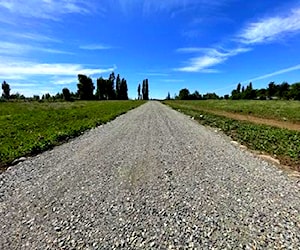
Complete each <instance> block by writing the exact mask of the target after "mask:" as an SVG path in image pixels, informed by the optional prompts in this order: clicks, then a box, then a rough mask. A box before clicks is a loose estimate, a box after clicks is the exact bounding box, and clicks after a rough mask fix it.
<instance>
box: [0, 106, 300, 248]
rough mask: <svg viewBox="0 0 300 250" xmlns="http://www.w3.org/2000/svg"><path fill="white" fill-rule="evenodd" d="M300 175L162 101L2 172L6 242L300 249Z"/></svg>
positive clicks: (0, 207)
mask: <svg viewBox="0 0 300 250" xmlns="http://www.w3.org/2000/svg"><path fill="white" fill-rule="evenodd" d="M299 187H300V186H299V182H298V180H297V179H292V178H289V177H288V176H287V175H286V174H285V173H284V172H282V171H281V170H279V169H277V168H276V167H275V166H272V165H271V164H270V163H267V162H264V161H262V160H261V159H259V158H257V157H256V156H254V155H252V154H251V153H249V152H246V151H244V150H242V149H240V148H239V147H238V146H237V145H234V144H232V143H230V139H229V138H227V137H225V136H224V135H222V134H220V133H216V132H214V131H212V130H211V129H208V128H205V127H203V126H201V125H199V124H197V122H195V121H193V120H192V119H189V118H188V117H187V116H185V115H183V114H181V113H178V112H177V111H174V110H171V109H170V108H168V107H166V106H163V105H162V104H160V103H158V102H148V103H146V104H145V105H143V106H141V107H139V108H137V109H135V110H132V111H129V112H128V113H127V114H125V115H122V116H120V117H118V118H117V119H115V120H114V121H112V122H110V123H108V124H106V125H103V126H100V127H98V128H96V129H93V130H91V131H89V132H87V133H85V134H83V135H82V136H80V137H78V138H76V139H74V140H72V141H70V142H69V143H66V144H64V145H61V146H58V147H56V148H54V149H53V150H51V151H48V152H45V153H43V154H41V155H38V156H36V157H32V158H30V159H28V160H26V161H24V162H21V163H19V164H18V165H16V166H13V167H11V168H9V169H8V170H7V171H6V172H5V173H3V174H1V175H0V228H1V231H0V249H300V191H299Z"/></svg>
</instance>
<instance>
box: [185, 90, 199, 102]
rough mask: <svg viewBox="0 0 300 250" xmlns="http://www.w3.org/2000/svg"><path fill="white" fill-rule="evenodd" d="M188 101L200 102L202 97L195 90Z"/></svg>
mask: <svg viewBox="0 0 300 250" xmlns="http://www.w3.org/2000/svg"><path fill="white" fill-rule="evenodd" d="M188 99H190V100H202V96H201V95H200V93H199V92H198V91H197V90H196V91H195V92H194V93H193V94H191V95H189V97H188Z"/></svg>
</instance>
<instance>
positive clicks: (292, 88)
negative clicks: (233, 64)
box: [166, 82, 300, 100]
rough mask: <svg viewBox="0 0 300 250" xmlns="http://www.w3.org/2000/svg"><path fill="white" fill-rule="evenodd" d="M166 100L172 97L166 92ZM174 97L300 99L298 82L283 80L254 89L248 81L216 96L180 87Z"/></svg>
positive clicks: (188, 98)
mask: <svg viewBox="0 0 300 250" xmlns="http://www.w3.org/2000/svg"><path fill="white" fill-rule="evenodd" d="M166 99H167V100H170V99H172V98H171V96H170V93H168V95H167V97H166ZM174 99H178V100H208V99H231V100H277V99H279V100H300V83H294V84H288V83H287V82H283V83H281V84H276V83H275V82H270V83H269V84H268V87H267V88H261V89H254V88H253V86H252V83H251V82H250V83H249V84H248V85H246V86H242V84H241V83H238V84H237V87H236V88H235V89H233V90H232V91H231V95H224V96H218V95H217V94H216V93H207V94H204V95H201V94H200V93H199V92H198V91H195V92H194V93H190V91H189V90H188V89H187V88H184V89H181V90H180V91H179V94H178V95H177V94H175V97H174Z"/></svg>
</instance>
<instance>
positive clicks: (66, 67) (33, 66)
mask: <svg viewBox="0 0 300 250" xmlns="http://www.w3.org/2000/svg"><path fill="white" fill-rule="evenodd" d="M115 69H116V67H115V66H114V67H110V68H106V69H101V68H86V67H84V66H83V65H80V64H46V63H44V64H42V63H32V62H18V63H2V62H1V63H0V75H2V76H13V75H18V76H26V77H27V76H47V75H48V76H58V75H59V76H76V75H78V74H84V75H90V76H91V75H97V74H103V73H108V72H112V71H114V70H115Z"/></svg>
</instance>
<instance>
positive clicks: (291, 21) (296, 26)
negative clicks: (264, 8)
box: [237, 8, 300, 44]
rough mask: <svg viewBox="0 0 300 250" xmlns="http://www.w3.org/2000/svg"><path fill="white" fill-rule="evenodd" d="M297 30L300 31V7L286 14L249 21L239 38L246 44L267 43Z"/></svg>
mask: <svg viewBox="0 0 300 250" xmlns="http://www.w3.org/2000/svg"><path fill="white" fill-rule="evenodd" d="M296 32H300V8H295V9H292V10H291V11H290V13H287V14H286V15H284V16H283V15H282V16H275V17H268V18H264V19H261V20H259V21H257V22H252V23H249V24H247V25H246V27H245V28H244V29H243V30H242V31H241V32H240V34H238V36H237V39H238V40H239V42H241V43H244V44H255V43H265V42H270V41H274V40H276V39H278V38H282V37H283V36H286V35H289V34H294V33H296Z"/></svg>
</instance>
